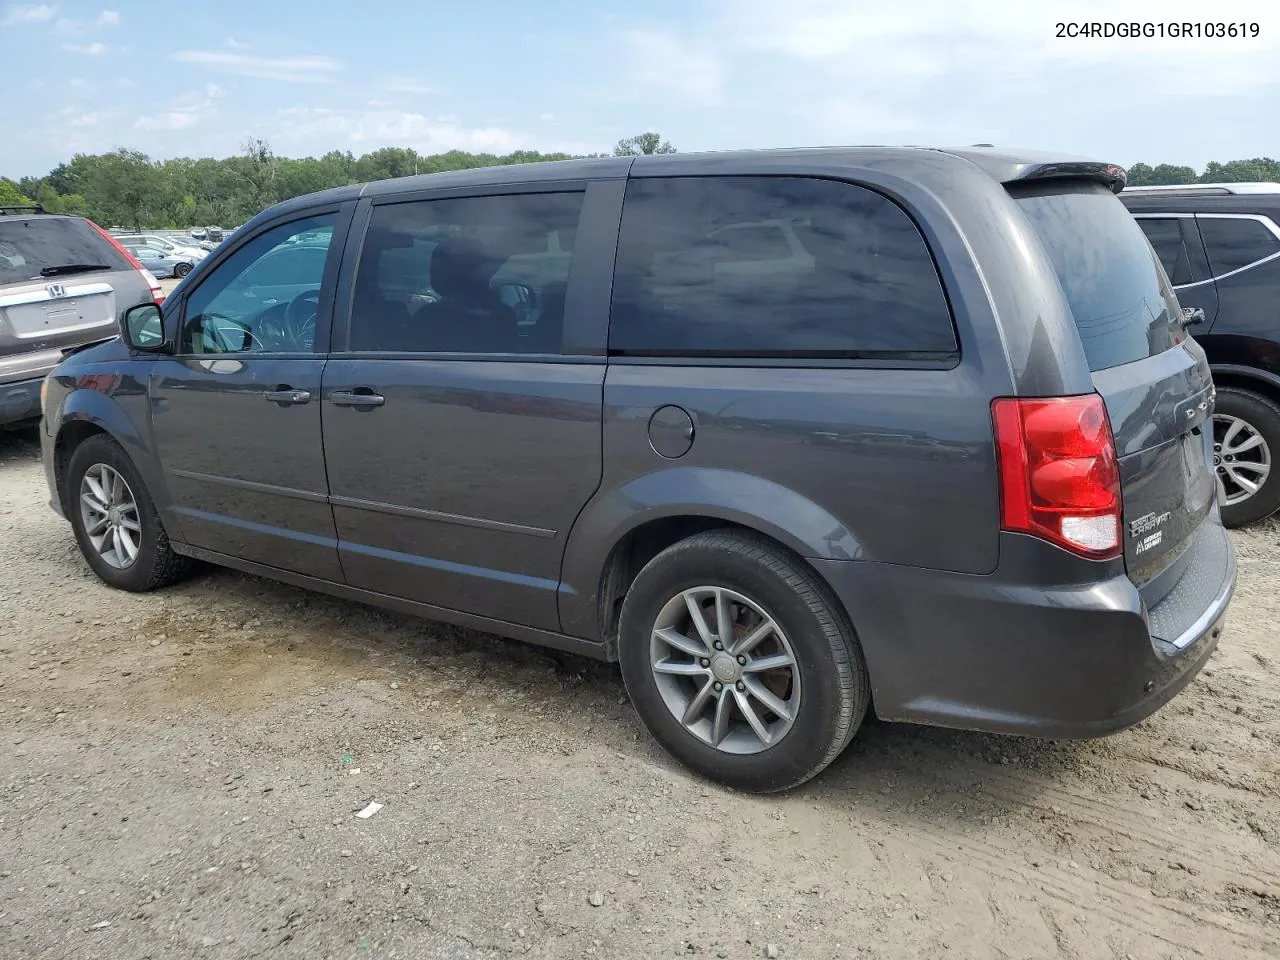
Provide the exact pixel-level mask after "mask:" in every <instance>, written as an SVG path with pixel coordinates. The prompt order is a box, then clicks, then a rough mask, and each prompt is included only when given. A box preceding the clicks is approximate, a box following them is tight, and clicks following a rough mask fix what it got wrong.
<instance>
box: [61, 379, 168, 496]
mask: <svg viewBox="0 0 1280 960" xmlns="http://www.w3.org/2000/svg"><path fill="white" fill-rule="evenodd" d="M98 434H105V435H106V436H108V437H110V438H111V439H112V440H114V441H115V442H116V443H117V444H119V445H120V447H121V448H122V449H123V450H124V451H125V454H126V455H127V456H128V457H129V459H130V460H131V461H132V462H133V465H134V467H135V468H136V469H137V471H138V473H139V474H140V475H141V476H142V479H143V482H144V483H146V485H147V487H148V490H149V491H150V492H151V496H152V498H153V499H154V500H155V501H156V502H157V504H159V503H160V499H159V497H158V496H157V494H158V493H159V492H160V491H161V490H162V489H163V488H162V487H161V486H159V485H158V478H157V477H156V476H155V474H156V471H155V469H153V468H151V466H150V464H149V463H148V459H147V456H146V453H147V451H148V445H147V444H146V442H145V440H144V438H143V437H142V435H141V434H140V433H139V431H138V429H137V427H136V426H135V424H134V421H133V419H132V418H131V417H130V416H129V415H128V413H127V412H126V411H125V410H124V409H123V408H122V407H121V406H120V404H119V403H118V402H117V401H116V400H115V399H114V398H112V397H111V396H109V395H107V394H105V393H102V392H100V391H98V390H89V389H81V390H75V391H73V392H71V393H69V394H68V395H67V397H66V399H65V400H63V402H62V406H61V410H60V412H59V415H58V425H57V428H56V432H55V433H54V444H53V451H54V453H53V466H54V480H55V483H56V484H57V489H58V496H59V497H60V498H61V502H62V506H63V508H64V509H65V508H66V507H67V502H66V489H65V487H66V484H65V482H64V481H65V478H66V470H67V466H68V465H69V464H70V462H71V457H72V455H73V454H74V453H75V450H76V448H77V447H79V446H80V445H81V444H82V443H84V442H85V441H86V440H88V439H89V438H90V437H93V436H97V435H98Z"/></svg>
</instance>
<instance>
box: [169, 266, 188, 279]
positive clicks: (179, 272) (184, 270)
mask: <svg viewBox="0 0 1280 960" xmlns="http://www.w3.org/2000/svg"><path fill="white" fill-rule="evenodd" d="M190 272H191V264H189V263H178V264H174V267H173V275H174V276H175V277H177V278H178V279H179V280H181V279H182V278H183V277H185V276H186V275H187V274H188V273H190Z"/></svg>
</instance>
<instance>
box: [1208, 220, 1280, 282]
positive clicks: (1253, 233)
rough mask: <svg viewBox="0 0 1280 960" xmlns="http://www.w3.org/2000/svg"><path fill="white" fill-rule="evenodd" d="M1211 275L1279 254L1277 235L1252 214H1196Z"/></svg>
mask: <svg viewBox="0 0 1280 960" xmlns="http://www.w3.org/2000/svg"><path fill="white" fill-rule="evenodd" d="M1196 221H1197V222H1198V223H1199V224H1200V236H1201V238H1203V240H1204V246H1205V250H1207V251H1208V253H1209V264H1210V265H1211V266H1212V268H1213V275H1214V276H1215V277H1220V276H1222V275H1223V274H1224V273H1231V272H1232V271H1233V270H1239V269H1240V268H1241V267H1247V266H1250V265H1252V264H1255V263H1257V262H1258V261H1259V260H1266V259H1267V258H1268V257H1273V256H1275V255H1276V254H1277V253H1280V237H1277V236H1276V235H1275V234H1274V233H1272V232H1271V230H1269V229H1268V228H1267V225H1266V224H1264V223H1263V222H1262V221H1261V220H1255V219H1253V218H1252V217H1249V218H1245V217H1197V218H1196Z"/></svg>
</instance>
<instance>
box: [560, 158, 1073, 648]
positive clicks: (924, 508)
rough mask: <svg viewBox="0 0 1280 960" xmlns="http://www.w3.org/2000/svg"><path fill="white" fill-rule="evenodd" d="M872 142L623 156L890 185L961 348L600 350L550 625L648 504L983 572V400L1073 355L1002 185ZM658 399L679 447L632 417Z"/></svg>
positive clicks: (1068, 382) (989, 446)
mask: <svg viewBox="0 0 1280 960" xmlns="http://www.w3.org/2000/svg"><path fill="white" fill-rule="evenodd" d="M877 156H878V157H881V158H882V159H876V160H874V161H872V162H868V163H866V164H865V165H857V164H854V163H849V164H841V163H834V162H815V161H814V160H812V159H811V158H809V159H806V158H805V157H804V156H803V155H802V154H801V155H799V156H797V155H791V154H789V153H788V152H787V151H778V152H776V153H770V154H762V155H756V156H753V157H726V158H725V159H724V160H723V161H710V160H708V159H707V158H702V159H699V160H697V161H690V162H681V160H680V159H679V157H669V158H661V159H660V160H659V159H656V158H655V160H654V162H648V161H647V160H646V158H639V159H638V160H637V161H636V163H635V165H634V166H633V168H632V176H633V177H650V176H668V177H693V176H771V175H773V176H786V177H815V178H823V179H834V180H843V181H847V182H850V183H854V184H857V185H860V186H864V187H867V188H869V189H872V190H874V191H876V192H878V193H881V194H882V195H884V196H886V197H888V198H890V199H891V200H893V201H894V202H895V203H897V204H898V205H899V206H900V207H901V208H902V209H903V210H905V211H906V212H907V213H908V214H909V215H910V216H911V218H912V219H913V220H914V222H915V224H916V226H917V227H918V229H919V230H920V232H921V234H922V235H923V237H924V238H925V240H926V242H927V243H928V246H929V248H930V250H931V252H932V255H933V257H934V260H935V263H936V266H937V268H938V273H939V276H940V277H941V279H942V283H943V287H944V289H945V291H946V295H947V298H948V300H949V302H950V305H951V310H952V314H953V317H954V321H955V327H956V335H957V340H958V342H959V346H960V354H959V359H958V362H956V363H955V365H954V366H952V367H950V368H949V369H938V368H936V366H935V367H934V368H932V369H930V368H926V367H924V366H920V365H916V366H914V367H912V366H911V365H908V364H892V363H875V362H868V361H861V362H859V361H845V362H840V363H830V362H828V363H818V362H813V361H808V362H806V361H803V360H800V361H785V360H784V361H769V360H768V359H762V360H756V361H744V360H741V359H724V360H707V359H703V358H697V359H693V358H676V359H661V358H627V357H612V358H611V359H610V367H609V373H608V377H607V380H606V387H605V412H604V417H605V428H604V431H605V449H604V462H605V474H604V478H603V482H602V484H601V489H600V492H599V494H598V495H597V496H596V497H595V498H594V499H593V500H592V502H591V503H589V504H588V505H587V507H586V508H585V509H584V511H583V515H582V517H581V518H580V519H579V521H578V523H577V525H576V526H575V528H574V533H573V536H572V537H571V539H570V542H569V545H568V549H567V553H566V558H565V564H564V585H565V594H564V596H565V597H567V598H569V600H568V601H567V602H562V606H561V612H562V621H563V624H562V625H563V629H564V630H565V631H566V632H569V633H578V634H580V635H592V636H594V635H596V634H597V630H598V623H597V609H598V591H597V584H598V582H599V578H600V571H601V570H602V569H603V568H604V564H605V562H606V560H607V556H608V552H609V551H610V550H611V549H612V547H613V545H614V544H616V543H617V542H618V541H619V540H620V539H621V538H622V537H623V536H625V535H626V534H627V533H628V532H629V531H630V530H633V529H635V528H636V527H638V526H639V525H641V524H643V523H645V522H648V521H650V520H655V519H659V518H662V517H664V516H677V515H693V516H709V517H713V518H716V519H726V520H734V521H738V522H741V523H743V524H744V525H746V526H751V527H755V528H757V529H762V531H763V532H765V533H769V534H771V535H774V536H776V537H777V538H778V539H779V540H781V541H782V542H783V543H786V544H787V545H788V546H790V547H791V548H792V549H794V550H796V551H797V552H798V553H800V554H801V555H803V556H807V557H812V558H821V559H829V560H833V561H850V560H858V561H871V562H880V563H887V564H895V565H907V566H918V567H925V568H933V569H941V570H951V571H956V572H961V573H969V574H984V573H990V572H992V571H993V570H995V568H996V566H997V563H998V559H999V527H1000V521H999V499H998V484H997V482H996V463H995V451H994V444H993V438H992V427H991V412H990V399H991V398H992V397H994V396H1005V395H1015V394H1021V395H1036V394H1068V393H1087V392H1089V391H1091V390H1092V389H1093V385H1092V382H1091V380H1090V379H1089V371H1088V367H1087V364H1086V363H1085V360H1084V356H1083V352H1082V350H1081V348H1080V345H1079V342H1078V340H1077V339H1076V337H1075V334H1074V328H1073V326H1072V322H1071V318H1070V315H1069V314H1068V313H1067V311H1066V308H1065V305H1064V302H1063V298H1062V294H1061V289H1060V287H1059V285H1058V281H1057V279H1056V277H1055V276H1054V275H1053V273H1052V268H1051V267H1050V266H1049V265H1048V263H1047V261H1046V259H1045V257H1044V256H1043V254H1042V252H1041V251H1040V247H1039V244H1038V242H1037V240H1036V238H1035V237H1034V235H1032V234H1031V232H1030V229H1029V227H1028V225H1027V224H1026V222H1025V220H1024V218H1023V217H1022V216H1021V214H1020V213H1019V211H1018V210H1017V208H1016V206H1015V205H1014V203H1013V200H1012V199H1011V198H1010V197H1009V195H1008V194H1007V193H1006V192H1005V190H1004V189H1003V188H1002V187H1001V185H1000V184H998V183H997V182H995V181H994V180H993V179H992V178H991V177H990V176H988V175H987V174H985V173H984V172H982V171H981V170H979V169H978V168H977V167H976V166H975V165H973V164H971V163H970V162H968V161H966V160H963V159H960V158H957V157H954V156H950V155H947V154H942V153H934V152H928V151H903V152H902V153H901V154H898V153H896V152H895V153H892V154H889V155H887V156H886V155H885V152H880V153H879V154H877ZM886 367H888V369H886ZM664 405H674V406H676V407H679V408H682V409H684V410H685V411H687V412H688V413H689V415H690V416H691V418H692V420H693V425H694V426H693V432H694V441H693V444H692V446H691V448H690V450H689V452H688V453H687V454H686V455H684V456H683V457H680V458H679V459H678V460H666V459H664V458H663V457H662V456H660V455H658V454H657V453H656V452H655V451H654V449H653V446H652V445H651V442H650V430H649V421H650V418H651V417H652V416H653V414H654V413H655V411H657V410H658V409H659V408H660V407H663V406H664Z"/></svg>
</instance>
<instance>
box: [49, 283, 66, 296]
mask: <svg viewBox="0 0 1280 960" xmlns="http://www.w3.org/2000/svg"><path fill="white" fill-rule="evenodd" d="M45 290H47V291H48V293H49V299H50V300H57V299H58V298H59V297H65V296H66V295H67V288H66V287H64V286H63V285H62V284H60V283H51V284H49V285H48V286H47V287H45Z"/></svg>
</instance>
